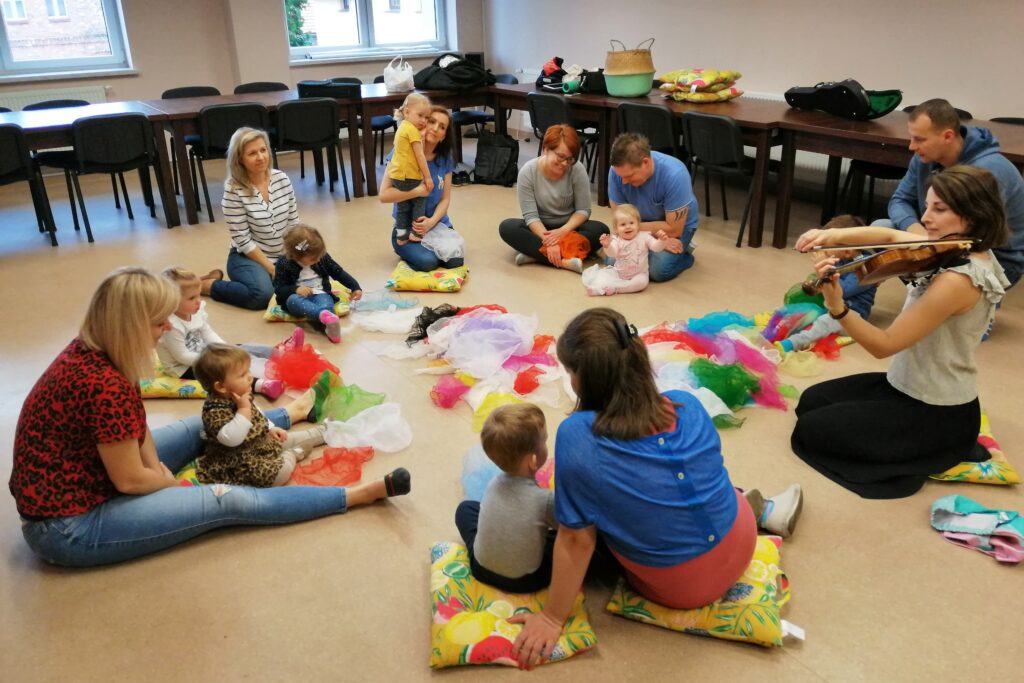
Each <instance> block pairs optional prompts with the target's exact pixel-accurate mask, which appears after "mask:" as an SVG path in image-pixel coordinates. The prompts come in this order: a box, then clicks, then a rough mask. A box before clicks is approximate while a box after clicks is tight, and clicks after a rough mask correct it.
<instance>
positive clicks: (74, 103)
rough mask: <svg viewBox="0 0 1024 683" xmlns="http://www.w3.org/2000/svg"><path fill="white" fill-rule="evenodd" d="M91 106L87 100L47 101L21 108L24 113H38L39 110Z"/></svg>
mask: <svg viewBox="0 0 1024 683" xmlns="http://www.w3.org/2000/svg"><path fill="white" fill-rule="evenodd" d="M87 104H89V103H88V102H86V101H85V100H45V101H43V102H33V103H32V104H26V105H25V106H24V107H22V108H21V110H22V111H36V110H37V109H60V108H61V107H84V106H85V105H87Z"/></svg>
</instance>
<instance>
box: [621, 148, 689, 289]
mask: <svg viewBox="0 0 1024 683" xmlns="http://www.w3.org/2000/svg"><path fill="white" fill-rule="evenodd" d="M611 165H612V167H611V169H610V170H609V171H608V199H609V202H608V203H609V205H610V206H611V208H612V210H613V211H614V210H615V207H616V206H618V205H619V204H632V205H633V206H635V207H636V208H637V210H638V211H639V212H640V221H641V223H640V228H641V229H642V230H647V231H650V232H658V231H659V230H664V231H665V234H666V235H668V236H669V237H677V238H679V240H680V241H681V242H682V247H681V249H680V248H679V247H674V248H673V247H667V248H666V249H665V251H662V252H652V253H651V255H650V259H649V263H650V276H651V280H652V281H653V282H664V281H666V280H671V279H672V278H674V277H675V276H676V275H679V273H681V272H683V271H684V270H686V269H687V268H689V267H690V266H692V265H693V245H692V244H691V240H692V239H693V233H695V232H696V231H697V221H698V219H699V211H698V209H697V197H696V196H695V195H694V194H693V182H692V181H691V180H690V173H689V171H687V170H686V166H684V165H683V162H681V161H680V160H679V159H676V158H675V157H672V156H669V155H667V154H662V153H661V152H652V151H651V145H650V143H649V142H648V141H647V138H645V137H644V136H642V135H637V134H636V133H623V134H621V135H619V136H618V137H617V138H615V142H613V143H612V151H611Z"/></svg>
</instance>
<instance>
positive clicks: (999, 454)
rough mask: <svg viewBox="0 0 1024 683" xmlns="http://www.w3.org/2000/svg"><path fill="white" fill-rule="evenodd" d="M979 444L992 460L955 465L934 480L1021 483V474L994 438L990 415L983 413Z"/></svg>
mask: <svg viewBox="0 0 1024 683" xmlns="http://www.w3.org/2000/svg"><path fill="white" fill-rule="evenodd" d="M978 443H980V444H981V445H982V446H984V447H985V448H986V449H987V450H988V452H989V454H990V455H991V456H992V457H991V459H989V460H986V461H985V462H962V463H960V464H959V465H954V466H953V467H950V468H949V469H948V470H946V471H945V472H943V473H942V474H933V475H932V479H938V480H939V481H966V482H969V483H971V484H997V485H1000V486H1008V485H1010V484H1019V483H1020V474H1018V473H1017V470H1016V469H1014V467H1013V465H1011V464H1010V462H1009V461H1008V460H1007V459H1006V455H1005V454H1004V453H1003V450H1002V449H1001V448H1000V447H999V443H998V442H997V441H996V440H995V437H993V436H992V427H991V425H990V424H989V421H988V413H986V412H985V411H982V413H981V433H980V434H978Z"/></svg>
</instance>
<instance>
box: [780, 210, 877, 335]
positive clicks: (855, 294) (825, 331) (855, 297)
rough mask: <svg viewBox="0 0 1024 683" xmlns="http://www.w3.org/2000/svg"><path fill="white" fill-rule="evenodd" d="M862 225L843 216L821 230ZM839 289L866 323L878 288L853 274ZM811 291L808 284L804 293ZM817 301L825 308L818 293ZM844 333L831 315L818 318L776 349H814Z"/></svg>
mask: <svg viewBox="0 0 1024 683" xmlns="http://www.w3.org/2000/svg"><path fill="white" fill-rule="evenodd" d="M863 225H864V220H863V219H860V218H857V217H856V216H851V215H849V214H844V215H842V216H836V217H835V218H833V219H832V220H830V221H829V222H828V223H826V224H825V225H824V226H822V229H823V230H828V229H829V228H859V227H861V226H863ZM837 265H839V264H837ZM839 286H840V287H842V288H843V301H845V302H846V305H847V306H849V307H850V309H851V310H854V311H857V313H860V316H861V317H862V318H864V319H865V320H867V318H868V316H869V315H871V307H872V306H874V305H875V292H876V291H877V290H878V285H862V284H861V283H860V280H858V279H857V274H856V273H855V272H853V271H851V272H848V273H843V274H842V275H840V276H839ZM811 289H812V286H811V285H810V283H807V282H805V283H804V291H805V292H808V293H810V292H809V290H811ZM816 298H817V299H818V301H817V303H818V305H822V303H821V302H822V301H823V299H821V295H820V294H817V293H816ZM842 331H843V327H842V325H840V324H839V321H838V320H834V319H833V318H832V316H829V315H822V316H818V318H817V319H815V321H814V323H813V324H812V325H811V326H810V327H808V328H807V329H806V330H803V331H802V332H797V333H795V334H792V335H790V336H789V337H787V338H786V339H783V340H781V341H777V342H775V346H776V347H778V349H779V350H780V351H802V350H803V349H808V348H810V347H811V346H813V345H814V343H815V342H817V341H818V340H819V339H824V338H825V337H827V336H829V335H830V334H842Z"/></svg>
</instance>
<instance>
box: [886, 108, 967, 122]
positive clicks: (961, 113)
mask: <svg viewBox="0 0 1024 683" xmlns="http://www.w3.org/2000/svg"><path fill="white" fill-rule="evenodd" d="M916 107H917V105H916V104H911V105H910V106H907V107H903V111H904V112H906V113H907V114H909V113H910V112H912V111H914V109H915V108H916ZM953 109H954V110H955V111H956V115H957V116H959V117H960V120H961V121H970V120H971V119H973V118H974V116H972V115H971V112H969V111H967V110H966V109H957V108H956V107H953Z"/></svg>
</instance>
